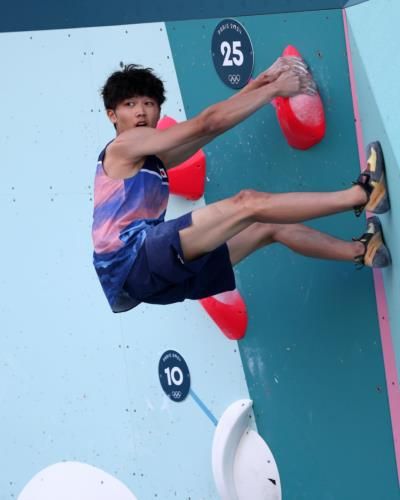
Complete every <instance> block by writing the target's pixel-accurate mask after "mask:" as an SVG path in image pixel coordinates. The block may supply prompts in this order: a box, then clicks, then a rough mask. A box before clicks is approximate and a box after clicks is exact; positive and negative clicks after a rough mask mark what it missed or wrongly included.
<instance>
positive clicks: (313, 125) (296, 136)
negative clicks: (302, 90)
mask: <svg viewBox="0 0 400 500" xmlns="http://www.w3.org/2000/svg"><path fill="white" fill-rule="evenodd" d="M282 55H283V56H285V57H290V56H296V57H300V58H301V55H300V53H299V51H298V50H297V49H296V48H295V47H293V46H292V45H289V46H287V47H286V49H285V50H284V51H283V54H282ZM274 105H275V109H276V114H277V117H278V121H279V124H280V126H281V128H282V132H283V134H284V136H285V137H286V140H287V141H288V143H289V145H290V146H292V147H293V148H296V149H309V148H311V147H312V146H314V145H315V144H317V143H318V142H320V141H321V140H322V138H323V137H324V135H325V129H326V124H325V113H324V107H323V104H322V100H321V97H320V96H319V94H316V95H314V96H310V95H306V94H301V95H298V96H295V97H289V98H287V97H276V98H275V100H274Z"/></svg>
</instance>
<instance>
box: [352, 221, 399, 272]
mask: <svg viewBox="0 0 400 500" xmlns="http://www.w3.org/2000/svg"><path fill="white" fill-rule="evenodd" d="M353 241H361V243H363V244H364V247H365V251H364V253H363V254H362V255H358V256H357V257H355V259H354V261H355V263H356V264H357V267H358V268H362V267H363V266H368V267H374V268H379V267H387V266H389V265H390V263H391V258H390V253H389V250H388V249H387V247H386V245H385V242H384V240H383V234H382V226H381V223H380V222H379V219H378V217H369V218H368V219H367V231H366V232H365V233H364V234H363V235H362V236H361V237H360V238H353Z"/></svg>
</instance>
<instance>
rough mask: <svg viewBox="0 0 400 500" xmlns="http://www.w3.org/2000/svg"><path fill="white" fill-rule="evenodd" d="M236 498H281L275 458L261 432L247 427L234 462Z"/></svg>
mask: <svg viewBox="0 0 400 500" xmlns="http://www.w3.org/2000/svg"><path fill="white" fill-rule="evenodd" d="M233 477H234V481H235V487H236V493H237V496H238V498H239V500H247V499H249V498H251V499H252V500H281V498H282V490H281V480H280V477H279V472H278V468H277V466H276V462H275V459H274V457H273V455H272V452H271V450H270V449H269V447H268V445H267V443H266V442H265V441H264V440H263V439H262V438H261V436H260V435H259V434H258V433H257V432H255V431H253V430H250V429H248V430H247V431H245V433H244V434H243V436H242V439H241V440H240V443H239V446H238V449H237V451H236V456H235V462H234V466H233Z"/></svg>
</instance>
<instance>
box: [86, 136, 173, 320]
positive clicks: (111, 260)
mask: <svg viewBox="0 0 400 500" xmlns="http://www.w3.org/2000/svg"><path fill="white" fill-rule="evenodd" d="M106 148H107V146H106ZM106 148H104V149H103V151H102V152H101V153H100V156H99V159H98V163H97V170H96V176H95V182H94V212H93V227H92V238H93V245H94V253H93V263H94V267H95V269H96V272H97V275H98V277H99V279H100V283H101V285H102V287H103V290H104V293H105V295H106V297H107V300H108V302H109V304H110V306H111V309H112V310H113V312H122V311H127V310H128V309H131V308H132V307H135V306H136V305H137V304H138V302H137V301H136V300H135V299H133V298H132V297H130V296H129V295H128V294H127V293H126V292H125V291H124V290H123V285H124V283H125V281H126V278H127V277H128V274H129V272H130V270H131V268H132V265H133V263H134V262H135V259H136V257H137V255H138V252H139V249H140V247H141V246H142V244H143V242H144V240H145V238H146V233H147V231H148V230H149V229H150V228H151V227H152V226H154V225H155V224H159V223H160V222H163V221H164V216H165V212H166V209H167V203H168V195H169V189H168V176H167V172H166V169H165V167H164V165H163V163H162V162H161V160H160V159H159V158H157V157H156V156H148V157H147V158H146V160H145V163H144V165H143V167H142V168H141V169H140V170H139V172H138V173H137V174H136V175H134V176H133V177H129V178H128V179H111V178H110V177H108V175H107V174H106V173H105V171H104V168H103V161H104V157H105V152H106Z"/></svg>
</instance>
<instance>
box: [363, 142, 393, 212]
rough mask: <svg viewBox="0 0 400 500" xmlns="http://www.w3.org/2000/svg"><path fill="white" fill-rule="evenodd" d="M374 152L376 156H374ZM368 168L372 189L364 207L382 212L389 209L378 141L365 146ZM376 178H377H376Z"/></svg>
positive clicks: (383, 166)
mask: <svg viewBox="0 0 400 500" xmlns="http://www.w3.org/2000/svg"><path fill="white" fill-rule="evenodd" d="M374 152H375V154H376V158H375V157H374V156H375V155H374ZM367 157H368V169H367V171H369V172H371V174H372V175H371V176H372V178H373V180H372V181H371V184H372V185H373V187H374V189H373V191H372V193H371V196H370V199H369V201H368V203H367V205H366V206H365V209H366V210H368V211H369V212H372V213H374V214H383V213H385V212H387V211H388V210H389V209H390V202H389V196H388V192H387V187H386V178H385V160H384V158H383V153H382V148H381V145H380V143H379V142H371V143H370V144H368V147H367ZM371 157H372V160H371ZM377 179H378V180H377Z"/></svg>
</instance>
